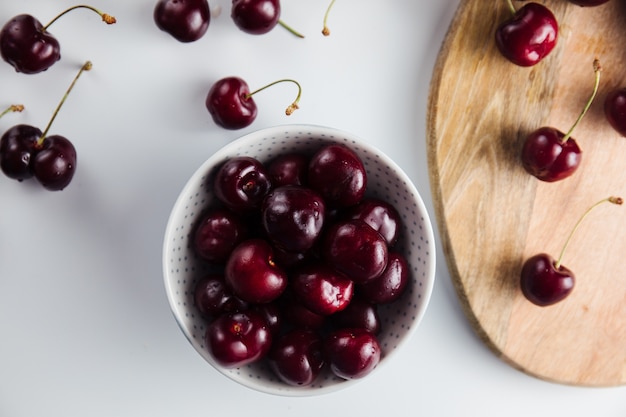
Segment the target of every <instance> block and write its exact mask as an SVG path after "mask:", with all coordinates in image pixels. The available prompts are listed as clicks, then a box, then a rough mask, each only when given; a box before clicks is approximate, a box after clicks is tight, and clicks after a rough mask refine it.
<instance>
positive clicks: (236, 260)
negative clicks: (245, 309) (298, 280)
mask: <svg viewBox="0 0 626 417" xmlns="http://www.w3.org/2000/svg"><path fill="white" fill-rule="evenodd" d="M273 257H274V253H273V249H272V247H271V246H270V244H269V243H268V242H267V241H265V240H263V239H256V238H255V239H248V240H244V241H243V242H242V243H240V244H239V245H238V246H237V247H236V248H235V249H234V250H233V252H232V253H231V255H230V257H229V258H228V262H227V263H226V270H225V276H226V282H227V284H228V286H229V287H230V288H232V289H233V292H234V293H235V295H236V296H238V297H239V298H241V299H242V300H244V301H247V302H249V303H269V302H271V301H274V300H275V299H277V298H278V297H279V296H280V295H281V294H282V293H283V291H284V290H285V288H286V287H287V274H286V273H285V272H284V271H283V270H282V268H280V267H279V266H278V265H277V264H276V263H275V262H274V259H273Z"/></svg>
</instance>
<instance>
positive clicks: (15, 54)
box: [0, 14, 61, 74]
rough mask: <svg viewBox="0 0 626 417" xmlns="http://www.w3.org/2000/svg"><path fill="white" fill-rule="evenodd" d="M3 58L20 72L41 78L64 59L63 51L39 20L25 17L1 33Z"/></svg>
mask: <svg viewBox="0 0 626 417" xmlns="http://www.w3.org/2000/svg"><path fill="white" fill-rule="evenodd" d="M0 55H2V59H4V60H5V61H6V62H8V63H9V64H11V65H12V66H13V68H15V70H16V71H17V72H21V73H24V74H37V73H39V72H42V71H45V70H47V69H48V68H50V67H51V66H52V65H53V64H54V63H55V62H57V61H58V60H59V59H61V48H60V46H59V42H58V41H57V40H56V38H55V37H54V36H52V35H51V34H50V33H49V32H48V31H46V30H44V28H43V25H42V24H41V22H39V20H37V19H35V18H34V17H33V16H31V15H28V14H21V15H18V16H15V17H14V18H12V19H11V20H9V21H8V22H7V23H6V24H5V25H4V27H3V28H2V30H1V31H0Z"/></svg>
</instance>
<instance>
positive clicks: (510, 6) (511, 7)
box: [506, 0, 516, 14]
mask: <svg viewBox="0 0 626 417" xmlns="http://www.w3.org/2000/svg"><path fill="white" fill-rule="evenodd" d="M506 2H507V4H508V5H509V10H511V13H512V14H515V12H516V10H515V6H513V1H512V0H506Z"/></svg>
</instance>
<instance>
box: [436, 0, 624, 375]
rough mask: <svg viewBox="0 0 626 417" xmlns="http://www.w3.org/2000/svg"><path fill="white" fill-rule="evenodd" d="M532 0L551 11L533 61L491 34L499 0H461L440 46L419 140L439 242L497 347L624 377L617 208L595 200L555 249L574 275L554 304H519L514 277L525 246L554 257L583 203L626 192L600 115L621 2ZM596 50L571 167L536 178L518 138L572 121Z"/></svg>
mask: <svg viewBox="0 0 626 417" xmlns="http://www.w3.org/2000/svg"><path fill="white" fill-rule="evenodd" d="M537 1H538V2H540V3H542V4H544V5H545V6H547V7H549V8H550V9H551V10H552V11H553V13H554V14H555V16H556V17H557V19H558V21H559V22H560V34H559V36H560V37H559V40H558V44H557V46H556V48H555V49H554V50H553V51H552V53H551V55H550V56H549V57H548V58H547V59H545V60H544V61H542V62H541V63H539V64H538V65H536V66H534V67H531V68H520V67H516V66H515V65H513V64H511V63H509V62H508V61H506V60H505V59H504V58H503V57H502V56H501V55H500V53H499V51H498V50H497V48H496V46H495V43H494V32H495V29H496V27H497V25H498V23H499V22H501V21H503V20H504V19H506V18H508V17H509V16H510V11H509V9H508V7H507V4H506V2H505V1H504V0H501V1H495V2H485V1H484V0H462V1H461V3H460V5H459V9H458V10H457V12H456V14H455V16H454V19H453V22H452V24H451V26H450V28H449V30H448V33H447V35H446V38H445V40H444V43H443V45H442V49H441V51H440V54H439V57H438V60H437V63H436V67H435V69H434V75H433V79H432V85H431V91H430V97H429V108H428V138H427V148H428V154H429V155H428V158H429V159H428V160H429V170H430V179H431V187H432V192H433V199H434V204H435V209H436V216H437V221H438V225H439V230H440V233H441V240H442V245H443V249H444V252H445V254H446V257H447V262H448V267H449V270H450V274H451V276H452V280H453V282H454V284H455V287H456V289H457V291H458V295H459V299H460V301H461V304H462V306H463V308H464V310H465V312H466V314H467V317H468V319H469V321H470V322H471V324H472V326H473V327H474V328H475V330H476V332H477V333H478V334H479V335H480V336H481V338H482V339H483V340H484V341H485V343H486V344H487V345H488V346H489V347H490V348H491V349H492V350H493V351H494V352H495V353H496V354H497V355H498V356H499V357H501V358H502V359H504V360H505V361H506V362H508V363H510V364H511V365H512V366H514V367H516V368H518V369H520V370H522V371H524V372H526V373H528V374H531V375H534V376H536V377H539V378H541V379H545V380H550V381H554V382H559V383H564V384H573V385H583V386H614V385H622V384H624V383H626V276H625V274H624V272H623V271H624V266H623V264H622V262H624V258H625V257H626V206H616V205H612V204H604V205H601V206H599V207H598V208H596V209H595V210H594V211H593V212H592V213H591V215H590V216H588V217H587V218H586V220H585V221H584V222H583V224H582V225H581V227H580V228H579V229H578V231H577V232H576V234H575V235H574V237H573V239H572V241H571V243H570V245H569V248H568V250H567V252H566V253H565V256H564V258H563V265H565V266H566V267H568V268H570V269H571V270H572V271H573V272H574V273H575V274H576V279H577V282H576V287H575V288H574V291H573V292H572V294H571V295H570V296H569V297H568V298H566V299H565V300H564V301H562V302H561V303H559V304H556V305H553V306H550V307H537V306H535V305H533V304H531V303H529V302H528V301H527V300H526V299H525V298H524V297H523V295H522V294H521V291H520V289H519V276H520V270H521V266H522V263H523V261H524V260H525V259H526V258H527V257H530V256H532V255H534V254H536V253H540V252H547V253H550V254H552V255H553V256H554V257H555V258H556V257H558V255H559V252H560V250H561V248H562V246H563V244H564V243H565V240H566V238H567V235H568V234H569V233H570V231H571V230H572V228H573V227H574V224H575V223H576V221H577V220H578V218H579V217H580V216H581V215H582V214H583V212H584V211H585V210H586V209H587V208H588V207H590V206H591V205H592V204H594V203H595V202H597V201H599V200H601V199H603V198H605V197H608V196H610V195H616V196H622V197H626V138H623V137H621V136H619V135H618V134H617V133H616V132H615V131H613V129H612V128H611V127H610V126H609V124H608V122H607V121H606V119H605V117H604V113H603V102H604V98H605V96H606V95H607V93H608V92H609V91H610V90H611V89H613V88H615V87H618V86H626V3H624V2H623V1H618V0H611V1H609V3H607V4H605V5H602V6H599V7H594V8H581V7H578V6H575V5H572V4H570V3H568V2H567V1H565V0H545V1H541V0H537ZM515 3H516V5H518V7H519V5H522V4H523V3H521V2H515ZM596 57H597V58H598V59H599V60H600V63H601V65H602V67H603V72H602V77H601V81H600V83H601V84H600V90H599V92H598V96H597V98H596V101H595V102H594V104H593V105H592V107H591V109H590V111H589V113H588V114H587V116H586V117H585V118H584V119H583V121H582V122H581V124H580V125H579V126H578V128H577V129H576V130H575V131H574V135H573V136H574V138H576V139H577V141H578V143H579V145H580V147H581V148H582V151H583V156H582V163H581V166H580V167H579V169H578V171H577V172H576V173H575V174H574V175H573V176H572V177H570V178H568V179H565V180H564V181H561V182H557V183H543V182H540V181H538V180H536V179H535V178H534V177H531V176H530V175H528V174H527V173H526V172H525V171H524V170H523V168H522V167H521V165H520V161H519V153H520V149H521V145H522V143H523V141H524V139H525V137H526V136H527V135H528V134H529V133H530V132H531V131H533V130H534V129H536V128H538V127H540V126H544V125H550V126H554V127H556V128H558V129H560V130H561V131H563V132H566V131H567V130H569V128H570V127H571V126H572V124H573V123H574V121H575V119H576V118H577V117H578V114H579V113H580V112H581V111H582V109H583V107H584V104H585V102H586V101H587V99H588V97H589V96H590V95H591V92H592V89H593V84H594V73H593V66H592V62H593V60H594V58H596Z"/></svg>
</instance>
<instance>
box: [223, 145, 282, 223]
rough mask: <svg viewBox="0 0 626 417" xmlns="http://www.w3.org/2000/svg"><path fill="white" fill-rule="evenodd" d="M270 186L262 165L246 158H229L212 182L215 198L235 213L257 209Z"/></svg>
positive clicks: (255, 160) (253, 159)
mask: <svg viewBox="0 0 626 417" xmlns="http://www.w3.org/2000/svg"><path fill="white" fill-rule="evenodd" d="M271 186H272V184H271V182H270V180H269V178H268V177H267V173H266V171H265V167H264V166H263V164H262V163H261V162H259V161H258V160H257V159H255V158H251V157H248V156H238V157H234V158H230V159H229V160H228V161H226V162H225V163H224V164H222V165H221V166H220V168H219V169H218V171H217V173H216V175H215V178H214V181H213V190H214V192H215V196H216V197H217V198H218V199H219V200H220V201H221V202H222V203H224V204H225V205H226V206H227V207H229V208H230V209H231V210H234V211H235V212H249V211H251V210H254V209H258V208H259V207H260V206H261V203H262V202H263V199H264V198H265V196H266V195H267V193H268V192H269V190H270V188H271Z"/></svg>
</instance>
